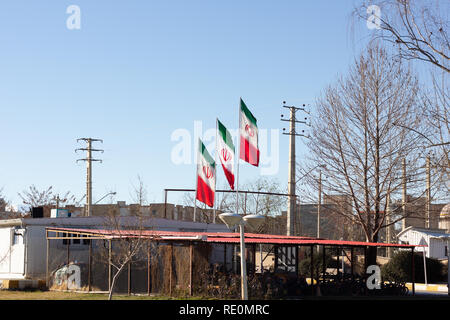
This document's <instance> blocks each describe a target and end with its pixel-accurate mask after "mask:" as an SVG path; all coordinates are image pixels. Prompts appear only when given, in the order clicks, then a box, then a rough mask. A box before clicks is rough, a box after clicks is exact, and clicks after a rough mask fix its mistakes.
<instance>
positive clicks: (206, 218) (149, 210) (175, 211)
mask: <svg viewBox="0 0 450 320" xmlns="http://www.w3.org/2000/svg"><path fill="white" fill-rule="evenodd" d="M64 209H67V210H69V212H71V216H72V217H81V216H84V207H75V206H66V207H64ZM139 211H140V213H141V214H142V215H143V216H147V217H153V218H163V219H170V220H181V221H194V207H191V206H182V205H174V204H172V203H151V204H148V205H142V206H140V205H139V204H127V203H126V202H125V201H117V203H113V204H95V205H92V213H91V216H93V217H99V216H106V215H108V214H112V213H114V214H118V215H120V216H130V215H135V214H136V213H138V212H139ZM220 213H221V212H220V211H219V210H216V212H215V215H216V219H214V210H213V209H203V208H201V207H197V210H196V219H195V221H196V222H203V223H214V220H215V223H222V221H220V219H218V218H217V216H218V215H219V214H220Z"/></svg>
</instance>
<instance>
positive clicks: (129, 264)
mask: <svg viewBox="0 0 450 320" xmlns="http://www.w3.org/2000/svg"><path fill="white" fill-rule="evenodd" d="M128 295H131V260H130V261H129V262H128Z"/></svg>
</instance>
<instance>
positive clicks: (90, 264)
mask: <svg viewBox="0 0 450 320" xmlns="http://www.w3.org/2000/svg"><path fill="white" fill-rule="evenodd" d="M88 241H89V266H88V292H90V291H91V272H92V239H89V240H88Z"/></svg>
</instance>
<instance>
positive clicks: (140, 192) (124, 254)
mask: <svg viewBox="0 0 450 320" xmlns="http://www.w3.org/2000/svg"><path fill="white" fill-rule="evenodd" d="M134 191H135V194H134V198H135V199H137V201H138V204H137V205H136V206H133V207H132V208H130V212H129V215H128V216H122V215H121V213H120V211H119V210H118V208H117V207H115V206H113V205H111V207H110V209H109V210H108V214H107V215H106V216H105V217H104V227H105V229H107V230H109V231H110V232H111V235H113V239H112V240H109V246H108V247H107V248H105V247H100V254H99V257H100V260H101V261H103V262H106V263H107V264H108V265H109V266H110V268H111V279H110V281H111V283H110V286H109V295H108V298H109V299H110V300H111V299H112V297H113V292H114V289H115V285H116V283H117V279H118V277H119V276H120V274H121V273H122V272H123V271H124V269H125V268H126V267H127V266H129V265H130V264H131V263H132V262H133V259H135V258H137V257H139V255H140V254H141V253H142V252H143V250H142V249H143V247H144V246H145V244H147V243H148V237H147V236H146V231H148V230H150V228H149V227H148V226H149V225H151V221H150V217H146V216H145V214H144V212H143V210H142V206H143V205H145V203H146V202H147V198H146V187H145V184H144V182H143V181H142V179H141V178H140V176H138V185H137V186H134Z"/></svg>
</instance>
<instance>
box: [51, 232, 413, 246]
mask: <svg viewBox="0 0 450 320" xmlns="http://www.w3.org/2000/svg"><path fill="white" fill-rule="evenodd" d="M46 229H47V230H48V231H51V232H65V233H71V232H72V233H82V234H89V235H98V236H99V237H102V238H106V239H117V238H121V237H143V238H153V239H158V238H161V237H176V238H183V237H185V238H186V240H189V239H188V238H190V237H195V236H203V237H205V239H204V240H201V241H206V242H211V243H239V241H240V235H239V233H231V232H221V233H212V232H185V231H163V230H106V229H79V228H53V227H48V228H46ZM49 238H51V237H49ZM164 240H171V239H167V238H165V239H164ZM173 240H174V241H176V240H177V239H173ZM245 242H246V243H261V244H285V245H329V246H349V247H352V246H353V247H356V246H364V247H367V246H369V247H399V248H400V247H403V248H413V247H417V246H415V245H407V244H395V243H379V242H363V241H344V240H327V239H320V238H311V237H294V236H284V235H275V234H257V233H245Z"/></svg>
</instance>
